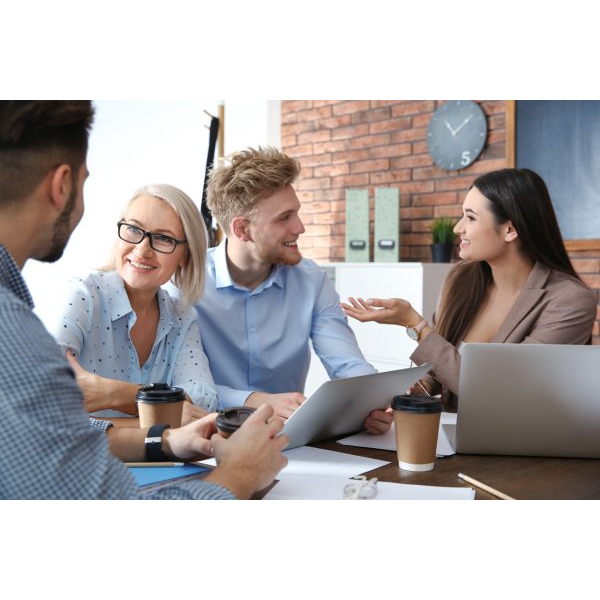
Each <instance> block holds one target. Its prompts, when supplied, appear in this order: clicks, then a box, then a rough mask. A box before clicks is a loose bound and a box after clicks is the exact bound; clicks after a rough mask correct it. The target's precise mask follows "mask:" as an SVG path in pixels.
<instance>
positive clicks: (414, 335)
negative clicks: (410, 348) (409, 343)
mask: <svg viewBox="0 0 600 600" xmlns="http://www.w3.org/2000/svg"><path fill="white" fill-rule="evenodd" d="M406 335H407V336H408V337H409V338H410V339H411V340H414V341H415V342H418V341H419V333H418V332H417V330H416V329H415V328H414V327H407V328H406Z"/></svg>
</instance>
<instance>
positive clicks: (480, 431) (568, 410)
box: [444, 344, 600, 458]
mask: <svg viewBox="0 0 600 600" xmlns="http://www.w3.org/2000/svg"><path fill="white" fill-rule="evenodd" d="M455 428H456V429H455V430H454V431H453V426H448V425H444V431H445V432H446V433H447V434H448V437H449V439H450V441H451V442H452V443H453V445H454V447H455V450H456V451H457V452H460V453H464V454H510V455H521V456H555V457H580V458H600V346H563V345H554V344H465V345H464V346H463V349H462V360H461V370H460V387H459V395H458V418H457V424H456V426H455ZM453 434H454V435H453ZM453 437H454V438H455V439H454V440H453V439H452V438H453Z"/></svg>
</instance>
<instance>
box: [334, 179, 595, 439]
mask: <svg viewBox="0 0 600 600" xmlns="http://www.w3.org/2000/svg"><path fill="white" fill-rule="evenodd" d="M455 232H456V233H457V234H458V235H459V236H460V257H461V258H462V259H463V261H462V262H460V263H459V264H457V266H456V267H455V268H454V269H453V270H452V271H451V273H450V274H449V275H448V278H447V279H446V282H445V284H444V288H443V290H442V294H441V297H440V302H439V305H438V310H437V319H436V322H435V327H433V326H432V325H430V324H429V323H427V322H426V321H425V320H424V319H423V317H422V316H421V315H420V314H419V313H418V312H417V311H416V310H415V309H414V308H413V307H412V306H411V305H410V303H409V302H407V301H406V300H401V299H399V298H391V299H387V300H384V299H380V298H372V299H368V300H363V299H362V298H358V299H355V298H350V299H349V304H346V303H342V308H343V309H344V311H345V312H346V314H347V315H348V316H350V317H354V318H355V319H358V320H359V321H377V322H378V323H389V324H395V325H402V326H404V327H406V330H407V333H408V335H409V336H410V337H411V338H413V339H414V340H416V341H417V342H418V347H417V349H416V350H415V352H414V353H413V354H412V355H411V360H413V361H414V362H415V363H417V364H423V363H426V362H429V363H431V364H432V365H433V369H432V372H431V376H432V377H431V378H430V379H427V380H426V381H424V382H422V383H423V385H424V386H425V387H426V388H427V391H428V392H429V393H437V392H438V391H439V388H440V385H441V386H443V387H444V388H445V390H446V391H449V392H451V393H452V394H457V393H458V379H459V373H460V345H461V344H462V343H463V342H496V343H521V342H522V343H543V344H587V343H589V342H590V339H591V334H592V326H593V323H594V319H595V318H596V308H597V304H598V298H597V295H596V293H595V292H593V291H592V290H590V289H589V288H588V287H586V286H585V284H584V283H583V282H582V281H581V280H580V279H579V277H578V276H577V274H576V273H575V270H574V269H573V266H572V265H571V262H570V260H569V257H568V255H567V252H566V250H565V246H564V243H563V240H562V237H561V234H560V229H559V227H558V223H557V220H556V215H555V213H554V209H553V208H552V202H551V200H550V196H549V194H548V189H547V187H546V184H545V183H544V181H543V180H542V178H541V177H540V176H539V175H537V174H536V173H534V172H533V171H530V170H528V169H503V170H500V171H493V172H491V173H487V174H485V175H482V176H481V177H479V178H477V179H476V180H475V182H474V183H473V186H472V187H471V189H470V191H469V192H468V194H467V196H466V198H465V201H464V203H463V217H462V219H461V220H460V221H459V222H458V223H457V225H456V227H455ZM374 416H375V417H376V418H379V419H381V422H380V423H379V425H380V428H382V429H387V428H388V427H389V425H388V424H389V423H390V422H391V415H389V414H386V413H378V414H377V415H374ZM372 425H374V426H377V424H376V423H373V424H372Z"/></svg>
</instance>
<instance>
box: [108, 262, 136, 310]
mask: <svg viewBox="0 0 600 600" xmlns="http://www.w3.org/2000/svg"><path fill="white" fill-rule="evenodd" d="M102 278H103V279H104V286H105V288H106V291H107V292H108V296H109V298H110V318H111V321H116V320H118V319H120V318H121V317H123V316H125V315H128V314H129V313H131V312H133V309H132V308H131V302H129V296H127V292H126V291H125V284H124V283H123V280H122V279H121V276H120V275H119V274H118V273H117V272H116V271H109V272H105V273H102Z"/></svg>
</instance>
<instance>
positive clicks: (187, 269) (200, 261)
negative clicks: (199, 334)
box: [103, 183, 208, 308]
mask: <svg viewBox="0 0 600 600" xmlns="http://www.w3.org/2000/svg"><path fill="white" fill-rule="evenodd" d="M140 196H150V197H152V198H156V199H157V200H162V201H163V202H166V203H167V204H168V205H169V206H170V207H171V208H172V209H173V210H174V211H175V213H176V214H177V216H178V217H179V219H180V220H181V224H182V225H183V232H184V237H185V239H186V241H187V244H186V246H187V248H186V258H187V263H186V265H185V266H184V267H182V266H178V267H177V269H176V270H175V273H174V274H173V277H172V278H171V283H173V285H174V286H175V287H177V288H179V292H180V294H179V303H180V305H181V307H182V308H185V307H187V306H190V305H191V304H194V303H195V302H197V301H198V300H199V299H200V297H201V296H202V292H203V291H204V272H205V269H206V253H207V249H208V236H207V233H206V227H205V225H204V220H203V219H202V216H201V214H200V211H199V210H198V207H197V206H196V204H195V203H194V201H193V200H192V199H191V198H190V197H189V196H188V195H187V194H186V193H185V192H182V191H181V190H180V189H179V188H176V187H175V186H174V185H169V184H167V183H153V184H150V185H145V186H144V187H141V188H140V189H138V190H137V191H136V192H135V194H134V195H133V196H132V197H131V198H130V199H129V201H128V202H127V204H126V205H125V208H124V209H123V211H122V213H121V217H120V218H121V219H122V218H123V217H125V215H126V214H127V210H128V209H129V207H130V206H131V204H132V203H133V202H134V201H135V200H137V199H138V198H139V197H140ZM114 268H115V261H114V257H113V260H112V261H111V262H110V264H109V265H108V266H107V267H105V268H104V269H103V270H105V271H108V270H114Z"/></svg>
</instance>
